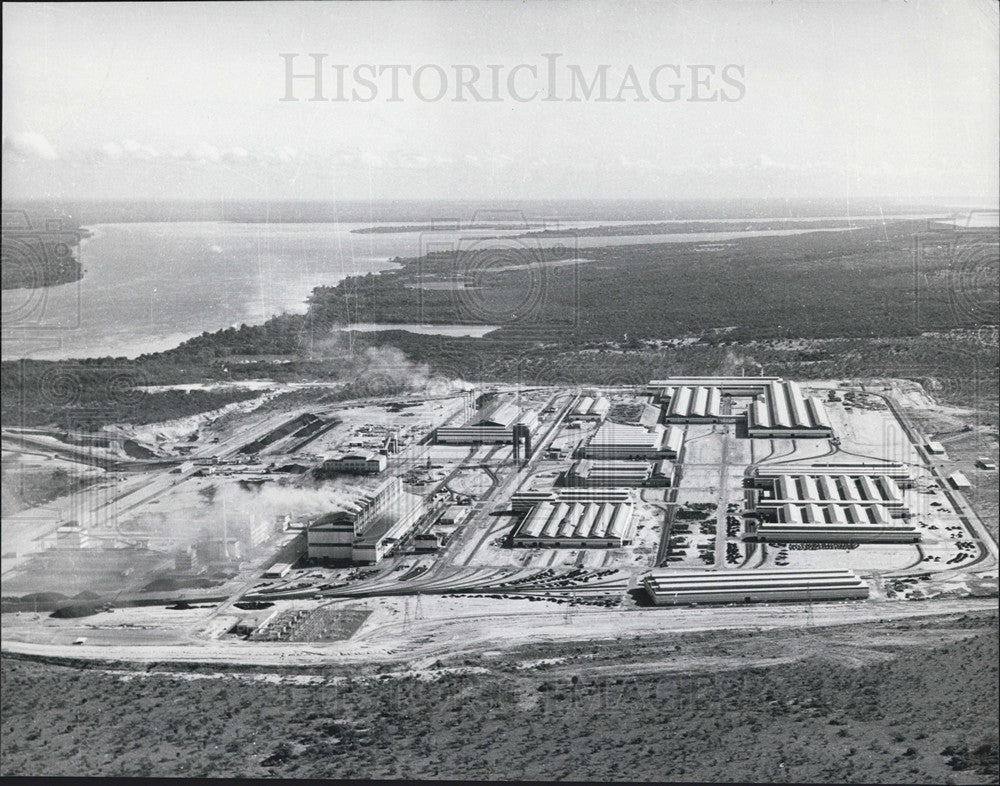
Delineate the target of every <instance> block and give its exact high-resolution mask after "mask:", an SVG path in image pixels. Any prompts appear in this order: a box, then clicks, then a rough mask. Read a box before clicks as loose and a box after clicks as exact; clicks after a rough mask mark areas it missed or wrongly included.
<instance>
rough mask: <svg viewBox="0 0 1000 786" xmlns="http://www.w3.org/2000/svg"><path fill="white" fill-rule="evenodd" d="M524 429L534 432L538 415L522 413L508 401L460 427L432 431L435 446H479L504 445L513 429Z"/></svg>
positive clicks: (529, 412)
mask: <svg viewBox="0 0 1000 786" xmlns="http://www.w3.org/2000/svg"><path fill="white" fill-rule="evenodd" d="M517 425H523V426H526V427H527V429H528V430H529V431H534V430H535V428H536V427H537V426H538V413H537V412H532V411H530V410H521V409H520V408H518V407H517V406H516V405H515V404H513V403H511V402H509V401H508V402H501V403H500V404H498V405H497V406H495V407H493V408H492V409H490V410H488V411H487V412H485V413H482V414H480V415H477V416H475V417H473V418H472V419H471V420H469V422H468V423H466V424H465V425H462V426H442V427H440V428H438V429H437V430H436V431H435V432H434V438H435V440H436V441H437V442H438V443H443V444H453V445H474V444H478V443H504V442H511V443H512V442H513V441H514V427H515V426H517Z"/></svg>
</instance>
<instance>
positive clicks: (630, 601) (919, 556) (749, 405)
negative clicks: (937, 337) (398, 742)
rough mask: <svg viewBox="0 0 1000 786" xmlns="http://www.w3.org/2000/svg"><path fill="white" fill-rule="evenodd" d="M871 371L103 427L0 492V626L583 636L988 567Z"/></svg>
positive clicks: (308, 637)
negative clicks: (130, 429) (10, 512)
mask: <svg viewBox="0 0 1000 786" xmlns="http://www.w3.org/2000/svg"><path fill="white" fill-rule="evenodd" d="M883 391H884V392H880V393H875V392H873V391H871V390H868V391H862V390H860V389H859V387H857V386H854V385H852V383H844V382H841V381H831V382H828V383H809V384H803V385H798V384H795V383H794V382H788V381H785V380H780V379H776V378H745V379H740V378H712V377H707V378H679V379H676V380H655V381H652V382H650V383H649V384H647V385H640V386H633V387H618V388H606V389H601V388H579V389H567V388H559V387H537V388H523V387H518V386H504V385H491V386H486V387H481V388H474V387H473V386H465V387H464V388H461V389H456V390H454V391H453V392H452V393H450V394H446V395H440V396H437V397H431V398H427V397H419V396H410V397H404V398H396V399H392V400H388V399H381V400H376V399H369V400H359V401H356V402H347V403H344V404H335V405H330V406H328V407H323V408H307V407H302V408H300V409H297V410H295V411H285V412H278V413H275V412H267V413H264V414H262V415H260V416H257V417H255V416H254V415H253V413H252V412H251V413H248V414H246V415H245V416H244V417H241V418H238V419H237V418H232V417H227V418H220V419H218V420H217V421H209V422H207V423H202V424H201V426H200V427H199V428H198V429H196V430H195V431H193V432H190V431H187V432H186V431H184V429H181V428H171V427H170V425H169V424H164V425H163V426H162V427H158V428H157V427H154V428H150V429H147V433H148V434H149V435H150V437H151V438H150V439H149V441H148V442H146V443H145V444H143V445H142V446H143V447H144V449H145V452H146V453H147V454H148V455H145V456H144V457H143V459H142V460H141V461H140V460H137V459H131V460H130V459H129V458H128V457H126V456H121V455H115V447H114V444H113V443H112V444H109V445H105V446H101V447H99V448H95V449H94V450H92V451H91V453H90V454H89V458H90V462H91V463H90V464H89V465H87V468H86V472H88V473H90V474H94V473H99V474H100V475H101V478H100V480H99V481H98V482H97V484H96V485H95V486H91V487H90V489H91V491H89V492H83V493H82V494H80V495H77V496H76V497H74V498H72V499H70V500H68V504H64V505H60V502H59V501H58V500H57V501H56V502H55V503H51V504H49V505H48V506H45V507H44V508H42V509H35V510H29V511H24V512H22V513H21V514H19V515H18V516H16V517H11V519H10V522H11V523H10V524H8V517H5V519H4V528H3V537H4V569H3V597H4V610H5V612H6V613H4V615H3V627H4V646H5V647H6V648H9V649H11V650H12V651H18V650H23V651H44V650H45V649H46V648H54V650H55V651H58V650H59V649H61V648H62V647H66V646H71V647H73V650H72V651H73V652H74V653H77V654H79V655H86V656H89V657H101V654H102V648H103V647H105V646H108V645H113V646H114V651H115V653H116V657H121V656H122V653H123V652H126V651H128V652H132V653H139V652H143V651H146V650H143V648H145V647H153V648H154V650H155V652H156V656H157V657H158V658H171V657H174V656H177V657H181V658H183V659H190V658H199V657H202V656H204V657H208V658H210V659H212V660H214V659H217V658H223V659H225V658H227V657H230V656H231V657H233V658H235V659H237V660H239V659H242V658H251V659H252V658H253V657H255V653H263V650H261V649H260V648H261V647H262V646H264V645H265V644H266V645H267V646H268V647H283V648H286V649H284V650H282V651H281V655H282V657H295V653H296V652H298V651H299V650H296V649H295V648H296V647H301V646H303V645H306V644H312V645H316V646H319V647H320V650H317V653H320V654H325V655H329V656H330V657H337V656H338V654H339V655H340V656H343V657H347V656H348V654H349V653H351V652H357V653H361V652H365V651H370V647H368V646H367V645H365V644H364V642H366V641H380V642H385V641H391V640H392V637H393V636H398V635H400V634H402V632H403V631H404V630H406V629H409V628H412V629H414V630H420V629H421V626H425V625H427V624H428V621H429V620H435V625H440V624H450V623H449V619H450V618H451V617H454V618H455V619H456V620H458V619H463V618H465V617H467V616H468V615H470V614H473V615H484V619H491V618H496V617H497V615H500V617H511V618H514V619H521V618H524V619H526V620H527V619H533V618H535V619H536V622H533V623H531V624H530V625H529V627H528V628H527V629H526V631H527V632H529V633H530V631H533V630H536V625H541V624H542V620H543V619H547V618H551V616H552V615H553V614H555V615H556V617H557V618H560V619H562V618H563V617H565V619H566V620H569V621H570V622H568V623H567V625H568V628H569V630H570V631H571V632H572V634H573V635H578V636H580V637H589V636H593V635H599V634H600V633H601V631H606V632H610V631H611V630H615V629H619V628H620V629H622V630H624V629H634V630H646V629H648V628H649V627H650V626H652V627H653V628H655V627H657V626H661V625H663V624H664V622H663V619H664V618H663V617H662V615H664V614H670V612H667V611H664V610H661V609H659V608H657V607H658V606H663V605H667V606H692V605H695V606H698V607H700V609H701V610H700V611H699V612H698V613H700V614H702V615H708V616H706V620H711V619H713V617H714V616H715V615H716V614H717V613H718V611H717V610H716V609H717V608H718V607H720V606H726V607H730V606H732V605H733V604H735V605H736V606H737V607H743V608H744V611H743V612H742V613H743V614H745V615H746V619H747V620H756V621H757V622H758V623H759V622H761V621H763V620H766V619H769V618H770V617H771V615H773V614H774V613H775V611H774V610H769V608H768V605H769V604H773V603H780V604H792V607H791V608H793V609H794V607H795V604H802V606H801V607H802V608H806V609H808V610H810V613H814V611H815V610H817V609H819V608H820V607H822V606H823V605H830V608H831V609H832V610H833V612H832V613H834V614H835V615H837V616H838V618H849V617H850V615H851V614H855V613H858V614H861V615H867V614H869V613H870V612H869V611H868V610H867V609H868V608H869V607H870V608H871V609H872V610H875V611H877V612H878V613H885V610H887V609H890V608H892V609H898V610H899V612H900V613H904V614H905V613H906V609H907V608H908V606H907V601H914V600H923V599H935V598H937V599H945V598H948V599H953V600H954V599H960V598H962V597H970V596H972V597H975V596H979V595H983V594H986V595H989V594H991V593H995V591H996V566H997V561H996V544H995V542H994V541H993V540H992V538H991V537H990V536H989V534H988V533H987V529H986V526H985V525H984V524H983V523H982V522H981V521H980V519H979V515H978V513H977V511H976V510H975V509H974V508H973V507H972V506H970V504H969V502H968V501H967V500H966V499H965V498H964V497H963V496H962V493H961V490H960V489H959V488H956V487H955V485H954V483H952V482H951V481H949V480H948V479H947V478H948V476H949V475H948V472H947V471H946V470H947V466H946V465H945V461H944V460H942V459H940V458H938V457H936V456H935V455H934V454H932V453H929V452H928V451H927V449H926V447H925V443H926V442H927V441H928V437H927V436H926V435H924V434H921V433H919V432H917V431H916V430H915V428H914V427H913V426H912V425H911V424H910V423H909V422H908V420H907V419H901V417H902V418H905V416H903V415H902V413H901V412H900V411H899V410H898V408H897V407H896V406H894V402H893V400H892V397H891V394H892V391H893V387H892V385H891V384H890V385H887V386H884V388H883ZM678 396H680V397H682V399H683V400H682V401H680V403H678V398H677V397H678ZM911 403H912V402H911ZM765 421H766V422H767V424H768V425H767V431H766V432H765V433H761V432H760V431H759V429H760V428H761V424H762V423H764V422H765ZM755 429H757V431H755ZM4 437H5V439H8V438H9V439H11V440H14V439H16V440H18V442H17V444H18V446H19V448H18V449H19V450H20V451H23V452H24V453H25V454H31V455H34V456H35V457H36V460H37V458H38V456H39V455H40V454H43V453H44V452H45V451H46V450H51V449H52V447H53V446H55V447H56V448H57V450H56V453H57V454H58V459H59V460H61V461H64V462H65V461H67V460H68V457H69V456H71V455H77V456H78V458H81V455H80V454H79V453H76V454H74V453H72V452H71V451H70V450H69V449H67V450H61V449H59V446H60V445H63V444H65V443H62V442H60V441H59V439H58V437H57V435H39V434H33V435H25V434H20V433H10V434H8V432H5V434H4ZM73 450H76V451H78V450H79V449H78V448H76V447H73ZM101 452H103V454H106V455H103V461H102V462H97V461H94V458H95V455H96V454H98V453H101ZM112 457H113V460H112ZM95 466H100V469H95ZM94 489H98V490H99V491H94ZM70 513H72V514H73V515H74V517H73V518H72V519H70V517H69V514H70ZM46 516H47V518H46ZM758 604H763V605H759V606H758ZM887 604H888V605H887ZM900 604H902V605H900ZM556 609H562V610H564V611H557V610H556ZM783 613H784V612H783ZM892 613H896V611H893V612H892ZM732 614H733V612H727V618H730V619H731V618H732ZM546 615H548V616H546ZM560 615H562V617H560ZM595 615H596V616H595ZM658 615H659V616H658ZM671 619H673V618H671ZM609 625H610V627H608V626H609ZM559 630H560V635H561V636H562V635H565V634H566V633H567V630H566V625H562V624H560V625H559ZM481 632H482V631H481V629H480V633H477V634H476V635H480V634H481ZM387 636H388V639H387V638H386V637H387ZM74 642H80V643H77V644H74ZM381 646H383V647H384V646H385V645H381ZM345 647H346V649H345ZM358 647H360V649H358ZM39 648H41V650H39ZM154 650H148V652H150V653H151V652H153V651H154ZM380 651H381V652H383V654H384V655H391V654H393V653H396V652H397V649H396V648H395V647H392V646H389V647H388V649H383V650H380ZM109 654H110V653H109Z"/></svg>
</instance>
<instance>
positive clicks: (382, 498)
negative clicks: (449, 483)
mask: <svg viewBox="0 0 1000 786" xmlns="http://www.w3.org/2000/svg"><path fill="white" fill-rule="evenodd" d="M423 507H424V506H423V500H422V498H421V497H418V496H416V495H414V494H408V493H407V492H405V491H403V487H402V483H401V481H400V480H399V478H395V477H394V478H388V479H387V480H385V481H383V482H382V483H380V484H379V485H378V486H376V487H375V488H374V489H372V490H371V491H370V492H368V493H366V494H363V495H362V496H360V497H359V498H358V500H357V501H356V502H355V503H354V505H353V506H352V508H351V509H350V510H338V511H334V512H333V513H328V514H326V515H324V516H321V517H320V518H318V519H316V520H315V521H314V522H312V523H311V524H310V525H309V528H308V529H307V530H306V550H307V554H308V557H309V559H310V560H314V561H319V562H327V561H338V562H347V561H350V562H352V563H357V564H362V565H370V564H374V563H376V562H378V561H379V560H380V559H382V557H383V556H385V553H386V552H387V551H388V550H389V549H390V548H391V547H392V546H393V545H394V544H395V543H397V542H399V541H400V540H401V539H402V538H404V537H405V536H406V535H407V534H408V533H409V531H410V530H411V529H412V528H413V526H414V524H416V523H417V520H418V519H419V518H420V515H421V513H422V512H423Z"/></svg>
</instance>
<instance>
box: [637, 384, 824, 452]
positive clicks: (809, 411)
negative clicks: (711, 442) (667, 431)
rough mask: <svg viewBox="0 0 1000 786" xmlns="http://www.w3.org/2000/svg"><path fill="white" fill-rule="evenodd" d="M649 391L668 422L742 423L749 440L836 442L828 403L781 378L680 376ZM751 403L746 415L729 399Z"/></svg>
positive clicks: (653, 385)
mask: <svg viewBox="0 0 1000 786" xmlns="http://www.w3.org/2000/svg"><path fill="white" fill-rule="evenodd" d="M646 391H647V392H648V393H649V394H650V395H652V396H653V399H654V400H656V401H659V402H660V404H661V406H662V409H663V420H664V422H666V423H722V422H739V421H742V420H743V419H744V417H745V419H746V424H747V435H748V436H750V437H768V438H771V437H778V438H780V437H792V438H795V437H817V438H821V437H831V436H833V426H832V424H831V423H830V419H829V417H828V416H827V413H826V409H825V406H824V404H823V401H822V400H821V399H819V398H817V397H815V396H813V397H809V398H806V397H804V396H803V395H802V391H801V389H800V388H799V385H798V383H796V382H785V381H783V380H782V379H781V378H780V377H677V378H674V379H661V380H652V381H651V382H650V383H649V384H648V385H647V386H646ZM735 398H745V399H750V400H749V401H748V405H747V409H746V414H745V415H744V414H742V412H739V413H736V414H734V413H733V412H732V411H731V410H732V406H731V404H730V403H729V400H731V399H735Z"/></svg>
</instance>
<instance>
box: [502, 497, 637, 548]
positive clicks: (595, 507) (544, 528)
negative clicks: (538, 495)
mask: <svg viewBox="0 0 1000 786" xmlns="http://www.w3.org/2000/svg"><path fill="white" fill-rule="evenodd" d="M632 514H633V506H632V503H631V502H568V501H565V500H559V501H555V502H542V503H540V504H538V505H535V506H534V507H533V508H531V509H530V510H529V511H528V513H527V515H526V516H525V517H524V519H523V520H522V522H521V523H520V524H519V525H518V526H517V528H516V529H515V530H514V535H513V543H514V545H515V546H522V547H529V548H530V547H550V548H618V547H620V546H623V545H625V544H626V543H628V542H629V541H630V540H631V539H632V531H633V528H634V522H633V516H632Z"/></svg>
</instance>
